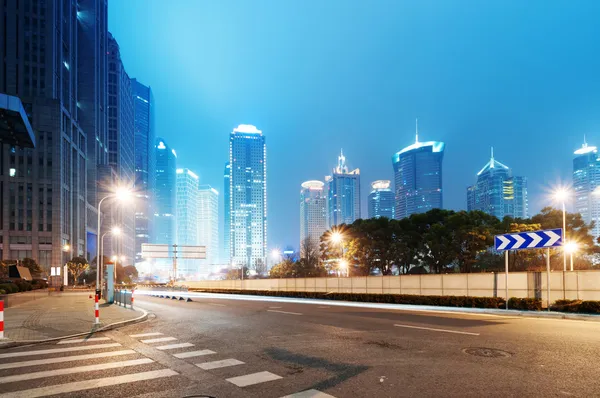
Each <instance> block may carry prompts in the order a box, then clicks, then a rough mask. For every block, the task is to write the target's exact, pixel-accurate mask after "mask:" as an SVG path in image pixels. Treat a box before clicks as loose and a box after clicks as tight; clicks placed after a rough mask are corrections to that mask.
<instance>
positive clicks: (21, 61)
mask: <svg viewBox="0 0 600 398" xmlns="http://www.w3.org/2000/svg"><path fill="white" fill-rule="evenodd" d="M106 13H107V4H106V1H105V0H104V1H103V0H95V1H92V0H88V1H84V0H81V1H76V0H65V1H45V2H42V1H31V2H29V1H27V2H24V1H4V2H3V15H4V17H3V19H2V21H3V22H2V21H0V31H1V32H3V35H2V40H1V41H0V53H2V54H3V55H2V62H0V93H4V94H8V95H10V96H16V97H18V98H19V99H20V100H21V102H22V104H23V108H24V110H25V112H26V113H27V116H28V118H29V120H30V122H31V127H32V130H33V131H34V133H35V142H36V147H35V148H34V149H24V148H21V147H18V146H12V145H8V144H1V145H0V151H1V153H0V158H2V167H1V168H0V196H1V197H2V200H1V202H2V208H1V209H0V212H1V213H0V220H2V222H1V223H0V235H1V236H2V238H3V242H4V249H3V250H2V255H1V256H2V259H4V260H7V259H13V260H15V259H19V260H22V259H23V258H25V257H30V258H33V259H34V260H36V261H37V262H38V263H39V264H40V265H41V266H42V268H43V269H44V270H46V271H47V272H48V273H49V271H50V268H49V267H50V266H51V265H59V264H64V263H65V261H66V260H68V257H70V256H71V255H72V256H77V255H81V256H85V257H87V259H88V260H89V261H92V260H93V258H94V257H95V253H96V247H97V246H96V241H97V238H96V236H97V226H96V214H97V213H96V206H97V202H96V201H95V193H96V178H95V177H96V170H97V165H98V164H101V163H102V162H103V161H104V163H105V160H106V156H105V152H104V146H103V145H104V144H106V133H107V130H106V122H107V118H106V113H105V110H106V90H105V88H106V86H105V84H106V81H105V74H106V69H105V68H106V37H107V30H106ZM100 148H103V149H102V151H100ZM9 244H11V246H13V245H14V247H9ZM65 244H69V245H70V247H71V250H69V252H63V251H62V248H63V245H65Z"/></svg>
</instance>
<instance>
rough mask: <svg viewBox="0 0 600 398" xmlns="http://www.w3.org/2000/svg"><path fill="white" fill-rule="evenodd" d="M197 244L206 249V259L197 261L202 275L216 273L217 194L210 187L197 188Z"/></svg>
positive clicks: (217, 240) (217, 256)
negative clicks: (214, 267)
mask: <svg viewBox="0 0 600 398" xmlns="http://www.w3.org/2000/svg"><path fill="white" fill-rule="evenodd" d="M197 218H198V225H197V229H198V244H199V245H200V246H205V247H206V259H202V260H200V261H199V264H200V269H199V272H200V273H201V274H202V275H208V274H209V273H211V272H213V271H216V269H213V266H215V265H217V264H218V263H219V261H218V260H219V192H218V191H217V190H216V189H214V188H213V187H211V186H210V185H200V187H199V188H198V217H197Z"/></svg>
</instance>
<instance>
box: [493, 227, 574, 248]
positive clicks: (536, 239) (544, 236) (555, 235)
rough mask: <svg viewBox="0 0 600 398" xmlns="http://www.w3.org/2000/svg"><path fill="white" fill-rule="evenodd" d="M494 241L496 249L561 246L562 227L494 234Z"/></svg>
mask: <svg viewBox="0 0 600 398" xmlns="http://www.w3.org/2000/svg"><path fill="white" fill-rule="evenodd" d="M494 241H495V243H496V250H498V251H503V250H521V249H540V248H543V247H556V246H562V228H557V229H547V230H544V231H535V232H519V233H514V234H505V235H496V238H495V239H494Z"/></svg>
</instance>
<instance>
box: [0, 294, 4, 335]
mask: <svg viewBox="0 0 600 398" xmlns="http://www.w3.org/2000/svg"><path fill="white" fill-rule="evenodd" d="M3 338H4V300H0V340H2V339H3Z"/></svg>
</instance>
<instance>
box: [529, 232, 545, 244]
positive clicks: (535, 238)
mask: <svg viewBox="0 0 600 398" xmlns="http://www.w3.org/2000/svg"><path fill="white" fill-rule="evenodd" d="M527 235H529V237H531V238H532V239H533V240H532V241H531V243H530V244H529V245H528V246H527V247H536V246H537V244H538V243H540V242H541V241H542V237H541V236H540V235H539V234H536V233H535V232H529V233H528V234H527Z"/></svg>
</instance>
